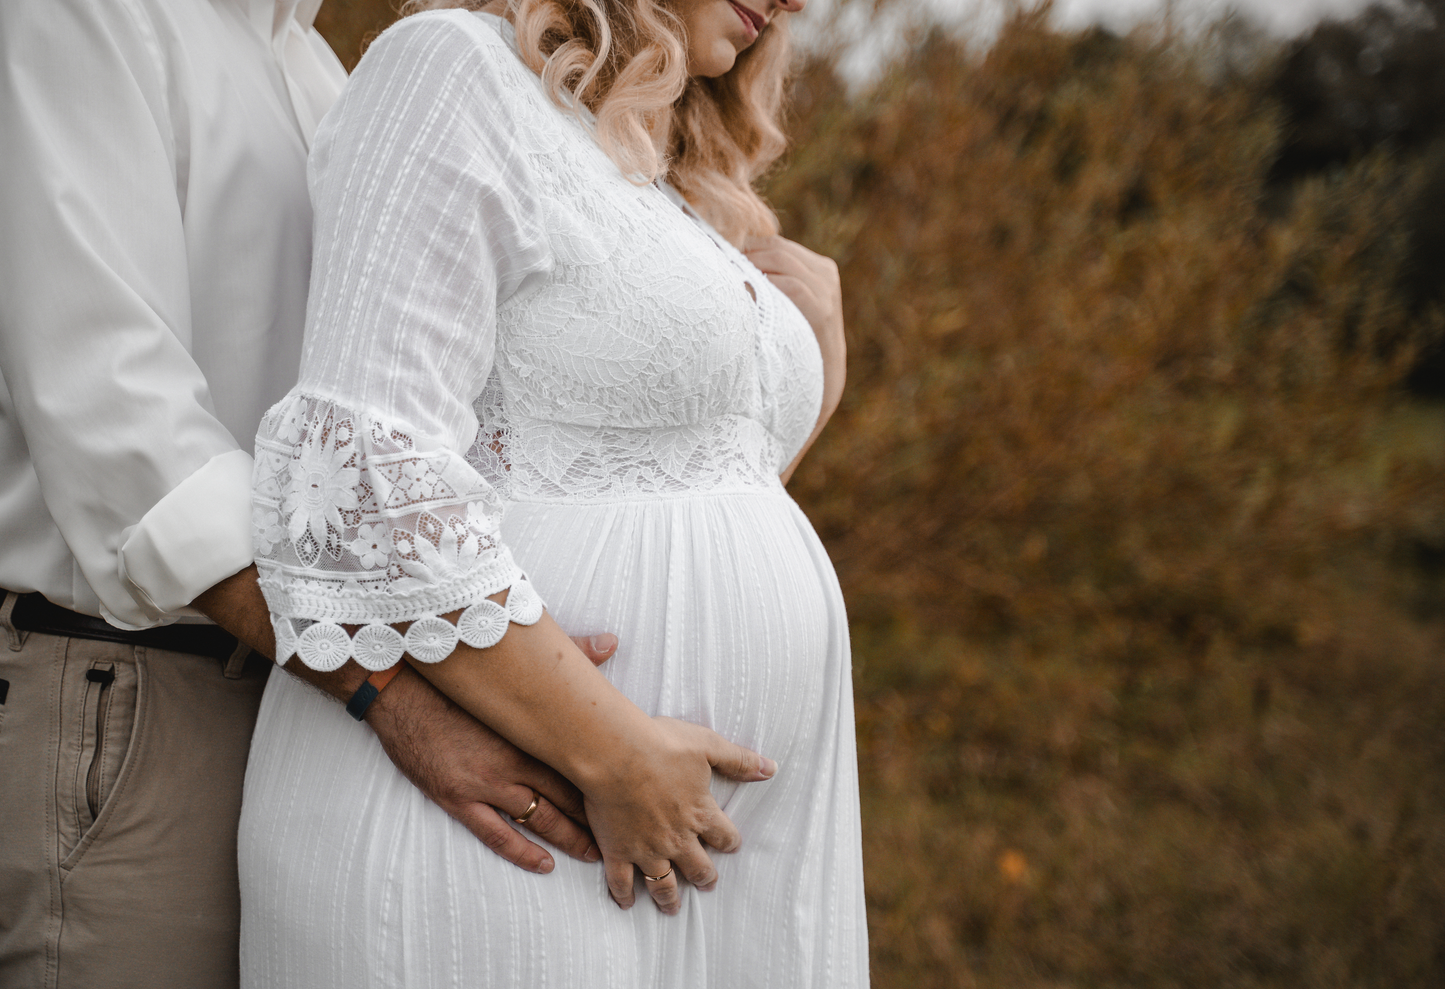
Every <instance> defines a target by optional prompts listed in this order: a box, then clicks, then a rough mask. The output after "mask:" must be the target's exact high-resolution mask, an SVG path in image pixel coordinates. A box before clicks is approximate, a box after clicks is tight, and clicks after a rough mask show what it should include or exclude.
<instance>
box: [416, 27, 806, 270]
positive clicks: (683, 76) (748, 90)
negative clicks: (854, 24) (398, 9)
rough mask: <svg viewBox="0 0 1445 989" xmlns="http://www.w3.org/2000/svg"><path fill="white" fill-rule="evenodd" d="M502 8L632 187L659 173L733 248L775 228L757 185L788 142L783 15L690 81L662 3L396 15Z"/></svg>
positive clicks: (559, 98)
mask: <svg viewBox="0 0 1445 989" xmlns="http://www.w3.org/2000/svg"><path fill="white" fill-rule="evenodd" d="M446 7H460V8H465V9H469V10H485V11H487V12H489V13H494V14H498V15H500V16H502V17H504V18H506V19H507V20H508V21H510V22H511V24H512V26H513V27H514V28H515V29H516V35H517V48H518V50H519V52H520V54H521V56H522V61H523V62H525V63H526V65H527V66H528V68H530V69H531V70H532V71H533V72H535V73H537V75H539V76H541V78H542V82H543V84H544V86H545V88H546V90H547V93H548V95H549V96H551V98H552V101H553V102H554V103H556V104H557V106H559V107H561V108H562V109H563V110H566V111H568V112H571V113H575V112H576V107H578V106H585V107H586V108H587V109H588V110H590V111H591V112H592V113H593V114H594V115H595V117H596V118H597V128H596V133H597V141H598V143H599V144H600V145H601V146H602V149H603V150H604V151H605V152H606V153H607V155H608V156H609V157H610V158H611V159H612V160H613V161H615V162H616V163H617V167H618V168H620V169H621V170H622V172H623V174H625V175H627V176H628V177H629V178H630V179H631V180H632V181H634V182H637V183H638V184H643V183H647V182H651V181H653V180H654V179H659V178H665V179H667V180H668V181H669V182H671V183H672V184H673V185H674V186H676V187H677V189H678V191H679V192H681V193H682V194H683V196H684V197H686V198H687V200H688V202H689V203H691V204H692V206H693V208H694V209H696V210H697V211H698V212H699V213H700V214H702V216H704V217H705V218H706V219H707V220H708V222H709V223H711V224H712V225H713V226H714V227H716V228H717V230H718V232H719V233H721V234H722V235H723V236H724V237H726V238H728V239H729V240H730V241H732V242H733V243H735V244H740V243H741V242H742V240H743V239H744V238H745V237H748V236H762V235H767V234H774V233H777V232H778V220H777V217H776V216H775V215H774V213H773V211H772V209H771V208H770V207H769V206H768V204H767V203H766V202H764V201H763V198H762V197H761V196H759V195H758V193H757V190H756V189H755V188H753V183H754V182H755V181H757V179H758V178H759V177H760V176H762V174H763V173H764V172H766V171H767V169H768V167H769V166H770V165H772V164H773V162H775V161H776V160H777V159H778V156H779V155H781V154H782V153H783V151H784V149H785V148H786V147H787V139H786V138H785V137H784V135H783V130H782V126H781V124H780V120H781V117H782V112H783V100H784V91H785V83H786V77H787V70H788V64H789V51H790V44H789V38H788V24H787V14H786V12H784V11H779V12H778V13H777V14H776V15H775V16H774V17H773V20H772V23H771V25H770V26H769V27H768V28H767V29H766V30H765V31H763V33H762V36H761V37H759V38H758V40H757V41H756V42H754V43H753V44H752V45H751V46H749V47H748V48H746V49H744V50H743V51H742V52H741V53H740V54H739V55H738V59H737V62H736V64H735V65H734V66H733V68H732V70H731V71H729V72H727V73H726V74H725V75H723V76H720V77H719V78H716V79H709V78H703V77H696V78H694V77H690V76H689V75H688V72H687V42H686V37H685V34H684V30H683V26H682V22H681V21H680V20H679V19H678V17H677V15H676V14H674V13H673V12H672V11H671V10H669V9H668V7H667V6H666V5H665V4H664V3H660V2H658V0H490V2H487V0H407V2H406V3H404V4H403V5H402V13H403V15H405V14H413V13H417V12H419V11H423V10H435V9H439V8H446Z"/></svg>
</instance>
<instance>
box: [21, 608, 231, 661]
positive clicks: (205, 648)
mask: <svg viewBox="0 0 1445 989" xmlns="http://www.w3.org/2000/svg"><path fill="white" fill-rule="evenodd" d="M10 621H11V622H12V623H13V624H14V625H15V627H16V628H18V629H21V630H22V631H26V632H39V633H41V634H42V635H65V636H73V637H74V638H77V639H97V640H99V641H101V642H120V643H124V644H125V645H130V646H145V647H146V648H148V649H169V650H171V651H172V652H185V653H191V654H192V655H195V656H210V657H212V658H214V659H219V660H223V661H224V660H229V659H230V658H231V657H232V656H234V655H235V653H236V647H237V645H238V644H239V643H238V642H237V639H236V637H235V636H234V635H231V634H230V633H229V632H226V631H224V630H223V629H221V628H220V627H219V626H216V625H163V626H161V627H160V628H145V629H141V630H140V631H138V632H127V631H126V630H125V629H123V628H116V627H115V626H114V625H111V624H110V623H109V622H106V621H104V620H103V619H100V618H91V617H90V616H89V615H82V614H80V613H78V612H74V611H71V610H70V609H69V608H62V607H60V605H58V604H51V603H50V602H49V601H47V600H46V599H45V597H44V595H41V594H19V595H16V600H15V610H14V611H12V612H11V613H10Z"/></svg>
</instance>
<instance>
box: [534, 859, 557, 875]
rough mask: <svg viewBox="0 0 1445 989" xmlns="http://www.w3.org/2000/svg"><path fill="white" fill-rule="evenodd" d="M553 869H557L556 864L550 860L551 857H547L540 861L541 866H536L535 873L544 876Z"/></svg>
mask: <svg viewBox="0 0 1445 989" xmlns="http://www.w3.org/2000/svg"><path fill="white" fill-rule="evenodd" d="M555 868H557V863H556V862H554V861H553V860H552V858H551V856H548V857H547V858H544V859H543V860H542V864H541V865H539V866H537V871H538V872H539V873H541V874H542V875H544V876H545V875H546V874H547V873H549V872H551V871H552V870H553V869H555Z"/></svg>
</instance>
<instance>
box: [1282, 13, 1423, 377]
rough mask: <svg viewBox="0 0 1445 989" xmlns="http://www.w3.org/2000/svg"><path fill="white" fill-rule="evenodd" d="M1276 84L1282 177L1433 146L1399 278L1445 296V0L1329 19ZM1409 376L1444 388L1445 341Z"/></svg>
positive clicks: (1419, 303) (1410, 298)
mask: <svg viewBox="0 0 1445 989" xmlns="http://www.w3.org/2000/svg"><path fill="white" fill-rule="evenodd" d="M1269 94H1270V95H1271V96H1273V97H1274V98H1275V99H1277V100H1278V101H1279V103H1280V104H1281V106H1283V108H1284V110H1285V113H1286V116H1287V120H1288V126H1287V129H1286V141H1285V143H1284V145H1283V146H1282V147H1281V149H1280V154H1279V157H1278V159H1276V161H1275V165H1274V170H1273V172H1272V176H1271V177H1272V179H1273V180H1274V182H1275V183H1276V184H1279V183H1293V182H1295V181H1297V180H1299V179H1301V178H1303V177H1306V176H1309V175H1312V174H1316V173H1319V172H1321V171H1325V170H1328V169H1331V168H1337V167H1339V166H1341V165H1344V164H1347V163H1348V162H1351V161H1354V160H1355V159H1357V158H1359V157H1361V156H1362V155H1365V154H1368V153H1370V152H1372V151H1375V150H1377V149H1381V148H1389V149H1392V150H1396V151H1400V152H1405V153H1421V154H1424V155H1425V156H1426V159H1427V161H1428V165H1427V167H1428V168H1429V170H1430V172H1431V175H1432V178H1431V179H1430V180H1429V181H1428V182H1427V183H1426V185H1425V186H1424V188H1423V189H1422V190H1421V192H1420V194H1419V198H1418V200H1417V202H1416V205H1415V208H1414V209H1412V210H1410V211H1409V220H1408V221H1407V222H1408V224H1409V230H1408V239H1409V244H1410V248H1409V251H1408V257H1407V260H1406V262H1405V264H1404V265H1403V267H1402V270H1401V281H1400V288H1401V290H1402V292H1403V293H1404V296H1405V299H1406V301H1407V302H1408V304H1409V305H1411V306H1412V307H1413V308H1414V309H1416V310H1417V311H1420V310H1423V309H1425V308H1428V307H1430V306H1436V305H1441V304H1445V0H1409V2H1407V3H1404V4H1391V5H1385V4H1379V3H1377V4H1374V5H1372V6H1371V7H1369V8H1368V9H1367V10H1366V11H1365V12H1364V13H1362V14H1360V15H1359V16H1358V17H1356V18H1354V19H1353V20H1350V21H1327V22H1325V23H1323V24H1321V25H1320V26H1319V27H1317V28H1316V29H1315V30H1314V31H1313V32H1312V33H1311V34H1310V35H1308V36H1307V37H1305V38H1303V39H1302V40H1300V41H1299V42H1297V43H1296V44H1295V45H1294V46H1293V47H1292V48H1291V49H1290V50H1289V51H1288V53H1287V54H1286V55H1285V57H1284V58H1283V59H1282V60H1281V62H1280V65H1279V69H1278V71H1277V73H1276V74H1275V77H1274V79H1273V80H1272V82H1271V83H1270V85H1269ZM1410 386H1411V388H1412V390H1414V391H1415V392H1416V393H1420V394H1430V395H1435V396H1437V397H1438V396H1445V349H1441V348H1438V347H1437V348H1434V349H1432V350H1430V351H1429V352H1427V354H1426V355H1425V356H1424V357H1423V359H1422V360H1421V362H1420V364H1419V365H1418V366H1417V368H1416V370H1415V372H1414V373H1413V374H1412V375H1411V377H1410Z"/></svg>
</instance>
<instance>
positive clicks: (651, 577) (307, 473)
mask: <svg viewBox="0 0 1445 989" xmlns="http://www.w3.org/2000/svg"><path fill="white" fill-rule="evenodd" d="M510 38H511V34H510V28H509V27H507V25H505V24H504V23H503V22H502V21H499V20H497V19H495V18H491V17H487V16H484V15H478V14H472V13H466V12H460V11H447V12H438V13H429V14H423V15H418V16H415V17H411V18H407V19H404V20H403V21H401V22H400V24H398V25H397V26H395V27H393V28H392V29H391V30H389V31H387V32H386V33H385V34H384V35H382V36H381V38H380V39H379V40H377V41H376V42H375V44H374V45H373V46H372V47H371V49H370V51H369V52H368V53H367V55H366V58H365V59H364V60H363V61H362V63H361V66H360V68H359V69H358V71H357V73H356V74H355V75H354V76H353V78H352V80H351V82H350V84H349V85H348V87H347V89H346V91H345V93H344V94H343V96H342V98H341V100H340V102H339V103H338V104H337V106H336V107H335V108H334V109H333V110H332V112H331V113H330V115H329V116H328V117H327V118H326V120H325V122H324V123H323V124H322V127H321V130H320V132H319V133H318V135H317V139H316V144H315V149H314V151H313V153H312V159H311V168H312V173H311V185H312V195H313V199H314V202H315V211H316V223H317V229H316V244H317V248H316V254H315V258H314V270H313V280H312V295H311V303H310V310H309V313H308V325H307V339H306V351H305V355H304V357H303V362H302V368H301V376H300V381H299V383H298V385H297V386H296V388H295V389H293V391H292V392H291V393H290V394H289V395H288V396H287V397H286V398H285V399H284V400H283V401H282V402H281V403H279V404H278V405H277V406H275V407H274V408H273V409H272V410H271V411H270V413H269V414H268V415H267V417H266V419H265V422H264V423H263V425H262V428H261V432H260V434H259V436H258V437H257V448H256V482H257V486H256V496H255V504H256V530H255V531H256V540H257V557H258V563H259V565H260V567H261V571H262V582H263V587H264V589H265V592H266V596H267V600H268V602H269V604H270V607H271V611H272V614H273V623H274V625H275V627H276V630H277V638H278V643H279V646H280V652H281V655H282V657H283V658H284V657H285V656H288V655H290V654H291V653H292V652H295V653H297V654H298V655H299V656H300V657H301V659H302V660H303V661H304V662H306V663H308V664H310V665H312V666H314V667H318V668H323V669H324V668H334V667H335V666H338V665H340V664H341V663H343V662H345V660H346V658H347V657H348V656H354V657H355V658H356V659H357V660H358V661H360V662H361V663H362V664H363V665H365V666H367V667H369V668H372V669H380V668H384V667H386V666H388V665H390V664H391V663H392V662H394V661H395V659H396V658H397V657H399V656H400V655H401V653H402V650H403V648H405V649H406V650H407V651H408V652H410V653H411V654H412V655H413V656H415V657H416V658H417V659H419V660H421V661H426V662H432V661H438V660H442V659H444V658H445V657H446V656H447V655H448V654H449V653H450V652H451V650H452V649H453V648H455V643H456V642H457V640H458V637H460V638H461V639H462V640H463V641H466V642H468V643H471V644H472V645H476V646H480V647H485V646H487V645H490V644H492V643H494V642H496V641H497V640H498V639H499V638H500V637H501V636H502V635H504V634H505V633H506V631H507V629H508V628H510V627H511V623H513V622H519V623H523V624H526V623H530V622H535V621H536V620H537V618H538V616H539V615H540V613H541V609H542V602H543V601H545V602H546V607H547V609H548V610H550V612H551V613H552V614H553V616H554V617H555V618H556V620H557V621H558V623H559V624H560V625H561V626H562V627H563V628H564V629H566V630H567V631H568V632H569V633H570V634H587V633H593V632H600V631H607V630H610V631H615V632H616V633H617V634H618V636H619V638H620V640H621V647H620V649H619V650H618V654H617V656H616V658H614V659H613V660H612V661H611V662H609V663H608V664H607V665H606V666H605V667H604V671H605V673H606V674H607V676H608V677H609V678H611V680H612V682H613V683H615V684H616V685H617V686H618V687H619V688H620V689H621V690H622V691H624V692H625V693H626V694H627V695H628V696H629V697H630V698H631V699H632V700H633V701H635V702H636V703H637V704H638V705H640V706H641V707H642V708H643V709H644V710H646V711H647V712H649V713H652V714H666V715H671V716H674V717H678V718H685V719H688V720H690V721H695V722H699V723H701V724H704V725H707V726H710V727H712V728H714V729H716V730H717V731H718V732H720V733H721V734H723V735H724V736H726V737H728V738H731V739H734V740H736V741H737V742H740V743H742V744H744V745H748V746H751V747H753V748H755V749H757V750H758V751H760V752H763V753H765V754H767V755H770V756H772V757H773V758H775V759H777V760H778V762H779V764H780V767H781V768H780V769H779V771H778V774H777V776H776V777H775V778H774V779H773V780H771V781H769V782H766V783H754V784H747V785H737V784H730V783H726V782H722V781H716V782H715V784H714V790H715V793H716V795H717V797H718V800H719V802H720V803H721V805H722V807H723V809H724V810H725V811H726V812H727V813H728V815H729V816H730V817H731V818H732V820H733V821H734V822H735V823H736V824H737V826H738V828H739V830H740V831H741V833H742V836H743V848H742V850H741V851H740V852H738V853H737V854H735V855H721V854H719V855H715V856H714V859H715V861H716V863H717V866H718V871H719V873H720V882H719V884H718V887H717V889H716V890H714V891H712V892H708V893H699V892H698V891H697V890H696V889H693V888H692V887H690V886H687V885H686V884H684V885H683V890H682V891H683V895H682V911H681V913H680V915H678V916H674V917H667V916H663V915H662V914H661V913H659V912H658V911H657V910H656V909H654V908H653V906H652V905H651V903H650V901H648V900H647V899H646V898H645V896H642V898H641V899H640V900H639V903H638V905H637V906H636V907H635V908H634V909H632V910H631V911H628V912H623V911H622V910H619V909H618V908H617V907H616V906H615V905H614V904H613V903H612V902H611V900H610V899H609V898H608V895H607V886H606V882H605V879H604V876H603V870H602V867H601V866H600V865H598V864H587V863H582V862H578V861H575V860H573V859H570V858H568V857H566V856H564V855H561V854H560V853H559V854H558V855H557V856H556V858H557V868H556V870H555V871H554V872H553V873H552V874H550V875H546V876H537V875H532V874H529V873H526V872H523V871H521V870H520V869H518V868H516V867H515V866H512V865H510V864H508V863H506V862H504V861H503V860H502V859H501V858H499V857H497V856H496V855H495V854H493V853H492V852H490V851H488V850H487V849H486V848H484V847H483V846H482V845H481V844H480V843H478V842H477V840H476V839H475V838H473V837H472V836H471V835H470V834H469V833H468V832H467V831H466V830H465V829H463V828H462V827H461V826H460V825H459V824H457V823H455V822H454V821H452V820H451V819H450V818H449V817H448V816H447V815H446V814H445V813H444V812H443V811H442V810H441V809H440V808H438V807H437V806H435V805H434V804H432V803H430V802H429V801H428V800H427V799H426V798H425V797H423V796H422V794H421V793H420V792H418V791H417V790H416V789H415V788H414V787H413V786H412V785H411V784H410V783H408V782H407V781H406V780H405V779H404V778H403V777H402V776H401V775H400V774H399V773H398V772H397V770H396V769H395V768H394V767H393V766H392V765H391V763H390V762H389V761H388V759H387V757H386V755H385V754H384V753H383V752H382V750H381V747H380V745H379V744H378V742H377V740H376V737H375V736H374V735H373V734H372V733H371V731H370V730H369V729H368V728H367V727H366V726H365V725H361V724H357V723H356V722H355V721H353V720H352V719H351V718H350V717H348V716H347V715H346V713H345V712H344V711H343V710H342V707H341V705H339V704H337V703H336V702H335V701H334V700H331V699H330V698H327V697H324V696H322V695H321V694H320V693H319V692H317V691H315V690H313V689H312V688H310V687H307V686H305V685H303V684H302V683H301V682H300V681H297V680H295V679H293V678H292V677H289V676H285V675H277V676H273V677H272V678H271V682H270V686H269V687H268V688H267V692H266V698H265V702H264V704H263V705H262V709H261V716H260V722H259V724H258V726H257V729H256V736H255V740H254V743H253V746H252V751H251V760H250V764H249V768H248V771H247V776H246V794H245V806H244V812H243V817H242V822H241V836H240V865H241V883H242V890H243V893H242V900H243V925H242V944H241V962H242V972H243V984H244V985H245V986H247V987H250V989H284V987H296V989H325V987H332V986H334V987H338V989H342V987H344V989H361V987H368V986H377V987H379V986H387V987H406V989H429V987H442V986H447V987H453V986H458V987H460V986H467V987H472V986H505V987H508V989H545V987H558V989H587V987H603V986H606V987H618V989H623V987H625V989H642V987H656V989H688V987H700V986H717V987H743V986H772V987H817V989H843V987H852V986H861V985H865V984H866V982H867V977H868V976H867V939H866V931H865V923H864V911H863V880H862V866H861V856H860V837H859V825H858V789H857V772H856V760H855V754H854V741H853V712H852V694H851V690H850V681H849V653H848V629H847V624H846V621H845V617H844V613H843V601H842V597H841V595H840V593H839V589H838V584H837V581H836V579H835V577H834V574H833V570H832V567H831V565H830V563H829V561H828V558H827V556H826V555H825V554H824V551H823V548H822V546H821V545H820V543H819V541H818V539H817V537H816V536H815V535H814V533H813V530H812V528H811V527H810V526H809V524H808V521H807V519H806V518H804V516H803V515H802V513H801V512H800V511H799V510H798V508H797V506H796V505H795V504H794V503H793V501H792V500H791V499H790V498H789V497H788V495H787V494H786V492H785V491H784V490H783V488H782V486H781V484H780V483H779V480H778V473H779V471H780V470H782V469H783V467H784V466H785V465H786V464H787V463H788V462H789V461H790V460H791V458H792V457H793V456H794V455H795V454H796V452H797V450H798V449H799V448H800V446H801V444H802V443H803V442H804V440H805V439H806V437H807V435H808V433H809V432H810V430H811V428H812V425H813V423H814V421H815V419H816V417H817V413H818V408H819V403H820V396H821V389H822V364H821V360H820V356H819V352H818V348H817V344H816V342H815V340H814V338H813V334H812V332H811V330H810V329H809V327H808V324H807V323H806V321H805V320H804V319H803V318H802V316H801V315H800V314H799V312H798V311H797V310H796V309H795V308H794V307H793V306H792V304H791V303H790V302H789V301H788V300H787V299H786V298H785V297H784V296H782V295H781V294H780V293H779V292H778V291H777V290H776V289H774V288H773V287H772V286H771V285H770V284H769V283H768V281H767V279H766V278H765V277H764V276H763V275H762V274H760V273H759V272H758V271H757V270H756V269H755V268H753V267H752V266H751V265H750V264H749V263H748V262H747V260H746V259H745V258H744V257H743V256H742V255H740V254H739V253H738V252H736V251H735V250H733V249H732V248H731V247H729V246H728V245H727V244H726V243H725V242H723V241H721V240H720V239H719V238H718V237H717V236H716V235H715V234H713V233H712V232H711V231H710V230H709V228H707V227H706V226H705V225H704V224H702V223H700V222H699V221H698V220H697V219H696V218H695V217H693V216H691V215H690V214H689V213H688V212H686V211H685V210H684V208H683V204H682V202H681V200H680V199H679V198H678V197H677V196H676V194H675V193H673V192H671V190H668V189H665V188H661V187H658V186H655V185H646V186H637V185H634V184H632V183H630V182H629V181H627V179H626V178H624V177H623V176H622V175H621V174H620V173H619V171H618V169H617V168H616V166H615V165H614V164H613V163H612V162H611V160H609V159H608V158H607V157H606V156H605V155H604V154H603V153H602V151H601V150H600V149H599V148H598V146H597V144H596V143H595V141H594V140H593V138H592V136H591V131H590V125H589V124H588V123H587V122H586V121H583V120H578V119H577V118H575V117H574V116H572V115H570V114H567V113H564V112H562V111H560V110H558V109H557V108H556V107H555V106H554V105H553V104H552V103H551V102H550V101H549V100H548V99H547V97H546V96H545V94H544V93H543V91H542V89H541V85H540V83H539V81H538V80H537V78H536V77H535V76H534V75H533V74H532V73H531V72H530V71H528V70H527V69H526V67H525V66H524V65H523V64H522V63H521V62H520V61H519V59H518V58H517V56H516V54H515V53H514V51H513V49H512V47H511V41H510ZM479 423H480V428H479ZM524 573H525V575H526V576H525V578H524V577H523V576H522V575H523V574H524ZM509 587H510V588H511V592H510V596H509V598H508V602H507V606H506V607H505V608H503V607H500V606H496V605H493V604H491V603H490V602H488V601H486V600H485V599H486V597H487V596H488V595H490V594H494V593H496V592H497V591H499V590H502V589H504V588H509ZM458 609H466V610H465V611H464V613H463V616H462V618H461V619H460V620H459V621H458V623H457V624H456V625H452V624H450V623H448V622H447V621H446V620H444V619H441V618H439V617H437V616H439V615H442V614H446V613H449V612H452V611H455V610H458ZM405 621H412V622H414V624H413V625H412V627H411V631H410V632H409V633H408V635H407V636H406V639H405V640H404V641H403V639H402V637H401V636H400V635H399V634H398V633H397V632H395V631H394V630H393V629H392V627H391V626H390V624H388V623H394V622H405ZM343 626H350V627H353V628H354V627H355V626H362V627H361V629H360V630H359V631H357V632H356V633H355V635H354V636H352V635H350V634H348V632H347V630H346V628H343ZM641 893H642V891H641V888H640V886H639V894H641Z"/></svg>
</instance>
